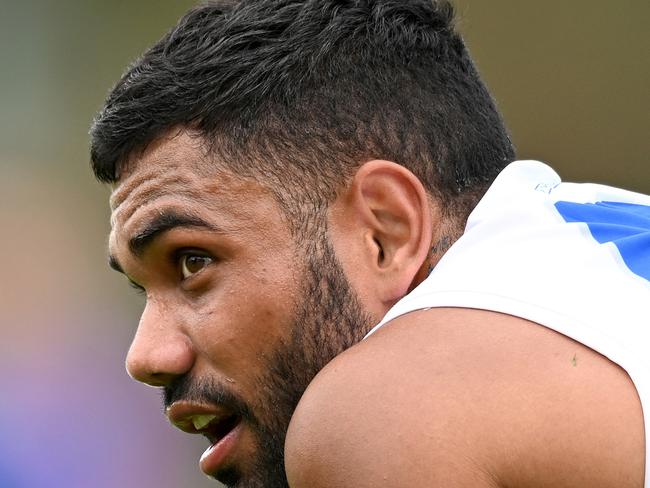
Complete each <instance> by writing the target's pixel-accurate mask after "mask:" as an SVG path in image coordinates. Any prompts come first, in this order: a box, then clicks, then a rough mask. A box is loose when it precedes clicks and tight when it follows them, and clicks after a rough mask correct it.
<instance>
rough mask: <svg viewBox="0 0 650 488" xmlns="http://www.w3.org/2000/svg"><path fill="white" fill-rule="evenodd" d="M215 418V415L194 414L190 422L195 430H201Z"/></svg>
mask: <svg viewBox="0 0 650 488" xmlns="http://www.w3.org/2000/svg"><path fill="white" fill-rule="evenodd" d="M216 418H217V416H216V415H195V416H194V417H192V424H193V425H194V428H195V429H196V430H201V429H203V428H205V427H207V425H208V424H209V423H210V422H212V421H213V420H214V419H216Z"/></svg>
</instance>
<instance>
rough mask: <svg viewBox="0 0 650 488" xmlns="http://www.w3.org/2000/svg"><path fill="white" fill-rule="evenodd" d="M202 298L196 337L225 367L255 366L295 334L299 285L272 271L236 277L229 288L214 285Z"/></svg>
mask: <svg viewBox="0 0 650 488" xmlns="http://www.w3.org/2000/svg"><path fill="white" fill-rule="evenodd" d="M200 302H201V303H200V305H199V306H198V307H197V308H196V309H195V310H193V311H192V312H191V314H192V317H193V318H192V319H190V321H191V322H192V324H191V325H190V328H191V330H192V332H191V333H192V335H193V341H194V343H195V346H196V347H197V348H198V349H199V350H200V351H201V352H202V353H203V354H204V355H206V356H207V357H208V358H209V360H210V362H213V363H218V364H219V365H220V366H221V367H226V366H231V365H236V364H239V365H240V367H241V368H250V367H252V366H253V365H254V364H255V363H256V362H257V361H263V359H264V358H266V357H268V356H269V354H270V353H271V352H273V351H275V350H276V349H277V347H279V346H278V345H279V344H281V343H283V342H286V341H287V340H288V339H289V337H290V335H291V330H292V327H293V323H294V308H295V305H294V304H295V303H296V301H295V297H294V287H293V286H291V285H290V284H289V283H286V282H280V281H279V280H273V279H270V277H269V275H268V274H262V275H261V276H258V277H257V278H256V279H254V280H243V279H238V280H231V281H230V282H229V286H225V285H222V286H221V287H218V288H217V287H215V288H213V291H212V292H211V293H208V294H207V295H206V296H204V297H203V298H202V299H201V301H200ZM188 325H189V324H188ZM228 369H230V368H228Z"/></svg>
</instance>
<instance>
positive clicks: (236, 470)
mask: <svg viewBox="0 0 650 488" xmlns="http://www.w3.org/2000/svg"><path fill="white" fill-rule="evenodd" d="M318 227H319V230H320V231H321V232H318V234H319V235H318V238H315V239H309V240H308V241H306V242H305V241H303V243H304V244H306V245H304V246H303V251H304V258H303V261H304V264H305V272H304V274H303V280H302V293H301V294H300V298H301V300H300V303H295V304H294V314H293V320H292V324H291V335H290V338H289V339H288V340H287V341H286V342H282V343H281V344H279V345H278V346H277V347H276V349H275V351H273V352H272V354H271V355H270V356H269V360H268V362H267V368H266V371H265V372H264V373H263V374H262V375H261V376H260V377H258V378H256V380H255V383H256V387H257V391H258V392H259V394H258V397H257V399H256V401H255V404H254V405H249V404H247V403H246V402H244V401H243V400H242V399H240V398H238V397H237V396H236V395H234V394H232V393H231V392H230V391H229V390H228V389H227V387H225V386H223V385H217V384H214V383H211V382H205V381H200V382H198V381H193V380H192V379H191V378H189V377H182V378H179V380H178V381H176V382H174V383H173V384H171V385H170V386H169V387H167V388H165V391H164V397H165V398H164V400H165V405H170V404H171V403H173V402H174V401H176V400H179V399H192V400H200V401H203V402H207V403H213V404H220V405H224V406H226V407H228V408H229V409H231V410H232V411H233V412H234V413H236V414H237V415H238V416H239V417H240V418H241V419H242V421H244V422H246V423H247V424H248V425H249V426H250V428H251V429H252V431H253V432H254V434H255V436H256V438H257V443H258V444H257V451H256V455H255V458H254V459H251V464H250V465H249V466H246V467H245V468H246V469H245V470H244V469H242V468H243V467H239V466H231V467H227V468H224V469H223V470H221V471H220V472H219V473H217V474H216V476H215V477H216V478H217V479H218V480H219V481H220V482H222V483H224V484H225V485H226V486H228V487H232V488H289V484H288V482H287V478H286V474H285V470H284V442H285V438H286V433H287V429H288V427H289V422H290V420H291V416H292V415H293V412H294V410H295V409H296V406H297V405H298V402H299V400H300V398H301V397H302V394H303V393H304V391H305V390H306V389H307V386H308V385H309V383H310V382H311V381H312V379H313V378H314V377H315V376H316V374H317V373H318V372H319V371H320V370H321V369H323V367H324V366H325V365H326V364H327V363H329V362H330V361H331V360H332V359H334V358H335V357H336V356H338V355H339V354H341V353H342V352H343V351H345V350H346V349H349V348H350V347H352V346H353V345H355V344H356V343H358V342H360V341H361V340H362V339H363V337H364V335H365V334H366V332H367V331H368V330H369V329H370V326H371V325H373V321H372V319H371V317H370V316H369V314H367V313H366V312H365V311H364V310H363V308H362V306H361V304H360V302H359V300H358V299H357V297H356V295H355V294H354V292H353V291H352V289H351V287H350V284H349V282H348V280H347V278H346V276H345V273H344V271H343V269H342V267H341V265H340V263H339V261H338V259H337V258H336V254H335V252H334V249H333V248H332V246H331V244H330V242H329V239H328V237H327V235H326V231H325V230H324V228H325V226H318Z"/></svg>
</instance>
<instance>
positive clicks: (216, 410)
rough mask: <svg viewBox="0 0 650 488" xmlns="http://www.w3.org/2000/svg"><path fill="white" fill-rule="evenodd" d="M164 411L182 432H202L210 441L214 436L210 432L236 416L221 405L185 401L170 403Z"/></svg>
mask: <svg viewBox="0 0 650 488" xmlns="http://www.w3.org/2000/svg"><path fill="white" fill-rule="evenodd" d="M165 413H166V415H167V418H168V419H169V421H170V422H171V423H172V424H173V425H174V426H175V427H177V428H179V429H180V430H182V431H183V432H187V433H189V434H204V435H206V436H207V437H208V438H210V440H211V441H213V440H214V437H216V436H214V435H211V433H213V432H214V431H215V430H218V426H219V425H221V424H224V423H225V422H226V421H229V420H232V419H233V418H234V417H236V414H235V412H233V411H232V410H230V409H227V408H225V407H222V406H216V405H204V404H197V403H192V402H186V401H178V402H174V403H172V404H171V405H170V406H169V407H167V409H166V412H165ZM203 424H205V425H203ZM197 427H198V428H197Z"/></svg>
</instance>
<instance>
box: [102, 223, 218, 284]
mask: <svg viewBox="0 0 650 488" xmlns="http://www.w3.org/2000/svg"><path fill="white" fill-rule="evenodd" d="M178 228H194V229H195V228H201V229H206V230H210V231H214V232H218V231H219V228H218V227H216V226H215V225H213V224H211V223H209V222H207V221H206V220H204V219H202V218H201V217H199V216H198V215H196V214H193V213H189V212H179V211H177V210H166V211H163V212H161V213H159V214H158V215H156V216H155V217H154V218H153V219H151V221H149V222H148V223H147V225H146V226H145V227H144V228H143V229H142V230H141V231H140V232H138V233H137V234H136V235H134V236H133V237H131V239H129V250H130V251H131V253H132V254H133V255H134V256H138V257H141V256H142V255H143V254H144V253H145V252H146V250H147V248H149V247H150V246H151V245H152V244H153V243H154V241H155V240H156V239H157V238H158V237H160V236H161V235H162V234H164V233H165V232H168V231H170V230H172V229H178ZM108 265H109V266H110V267H111V268H113V269H114V270H115V271H118V272H120V273H124V270H123V268H122V266H121V265H120V263H119V261H118V260H117V258H116V257H115V256H113V255H110V256H109V257H108Z"/></svg>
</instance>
